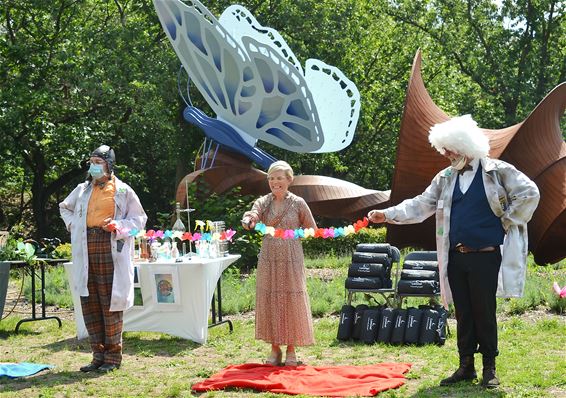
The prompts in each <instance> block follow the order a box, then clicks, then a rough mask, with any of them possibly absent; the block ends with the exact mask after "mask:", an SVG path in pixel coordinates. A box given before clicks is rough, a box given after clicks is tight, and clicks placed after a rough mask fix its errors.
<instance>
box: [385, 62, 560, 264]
mask: <svg viewBox="0 0 566 398" xmlns="http://www.w3.org/2000/svg"><path fill="white" fill-rule="evenodd" d="M565 108H566V83H562V84H560V85H558V86H557V87H555V88H554V89H553V90H552V91H551V92H550V93H549V94H548V95H547V96H546V97H545V98H544V99H543V100H542V101H541V102H540V103H539V104H538V105H537V107H536V108H535V109H534V110H533V111H532V113H531V114H530V115H529V116H528V117H527V118H526V119H525V120H524V121H523V122H521V123H518V124H516V125H514V126H510V127H507V128H504V129H501V130H488V129H483V131H484V133H485V134H486V135H487V136H488V138H489V142H490V146H491V151H490V156H491V157H493V158H499V159H501V160H505V161H506V162H509V163H511V164H513V165H514V166H515V167H517V168H518V169H519V170H521V171H522V172H524V173H525V174H526V175H527V176H529V177H530V178H531V179H532V180H533V181H534V182H535V183H536V184H537V186H538V187H539V189H540V193H541V200H540V204H539V206H538V208H537V210H536V212H535V213H534V215H533V218H532V220H531V222H530V223H529V249H530V250H531V252H533V254H534V257H535V261H536V262H537V263H538V264H546V263H554V262H557V261H560V260H561V259H563V258H565V257H566V143H565V142H564V139H563V138H562V133H561V130H560V118H561V117H562V115H563V114H564V109H565ZM448 119H449V116H448V115H447V114H446V113H444V112H443V111H442V110H441V109H440V108H439V107H438V106H436V104H435V103H434V102H433V100H432V99H431V97H430V95H429V94H428V92H427V90H426V88H425V85H424V82H423V79H422V75H421V55H420V52H417V54H416V56H415V59H414V62H413V69H412V73H411V78H410V80H409V85H408V88H407V96H406V99H405V108H404V111H403V118H402V121H401V131H400V134H399V144H398V149H397V160H396V164H395V174H394V176H393V183H392V187H391V197H390V200H389V201H388V202H386V203H382V205H381V206H378V207H380V208H383V207H386V206H390V205H395V204H398V203H400V202H401V201H403V200H404V199H407V198H412V197H414V196H415V195H418V194H420V193H421V192H423V191H424V189H425V188H426V187H427V186H428V184H429V183H430V181H431V180H432V178H433V177H434V175H435V174H436V173H437V172H438V171H439V170H441V169H442V168H444V167H446V166H448V161H447V160H446V159H445V158H444V157H443V156H441V155H440V154H438V152H436V150H434V148H432V147H431V146H430V144H429V142H428V131H429V129H430V127H431V126H432V125H434V124H436V123H440V122H443V121H446V120H448ZM415 165H418V167H415ZM387 239H388V242H390V243H391V244H393V245H396V246H401V247H403V246H416V247H422V248H426V249H430V250H433V249H434V247H435V237H434V219H433V217H431V218H430V219H428V220H427V221H425V222H424V223H422V224H415V225H403V226H397V225H390V226H389V227H388V233H387Z"/></svg>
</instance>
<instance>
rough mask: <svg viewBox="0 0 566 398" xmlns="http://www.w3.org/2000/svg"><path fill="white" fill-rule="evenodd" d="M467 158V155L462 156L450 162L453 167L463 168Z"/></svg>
mask: <svg viewBox="0 0 566 398" xmlns="http://www.w3.org/2000/svg"><path fill="white" fill-rule="evenodd" d="M466 163H467V160H466V157H465V156H461V157H460V158H458V159H455V160H453V161H452V162H450V164H451V165H452V167H454V168H455V169H456V170H462V169H463V168H464V166H465V165H466Z"/></svg>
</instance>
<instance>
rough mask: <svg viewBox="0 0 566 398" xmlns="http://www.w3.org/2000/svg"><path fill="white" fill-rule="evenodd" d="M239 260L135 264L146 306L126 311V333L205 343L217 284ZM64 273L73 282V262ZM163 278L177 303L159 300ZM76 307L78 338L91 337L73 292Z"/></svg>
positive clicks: (138, 284)
mask: <svg viewBox="0 0 566 398" xmlns="http://www.w3.org/2000/svg"><path fill="white" fill-rule="evenodd" d="M239 258H240V255H239V254H237V255H234V254H232V255H229V256H227V257H219V258H215V259H203V258H199V257H193V258H192V259H191V260H184V262H182V263H176V262H170V261H164V260H158V261H157V262H154V263H148V262H144V263H136V264H135V265H136V266H137V267H138V270H139V274H138V279H137V280H136V281H135V282H137V283H136V284H135V288H134V289H136V288H137V289H141V297H142V299H143V305H134V307H132V308H130V309H128V310H127V311H125V312H124V331H148V332H163V333H168V334H171V335H173V336H178V337H182V338H185V339H189V340H192V341H195V342H197V343H201V344H203V343H206V339H207V337H208V314H209V312H210V304H211V302H212V296H213V295H214V291H215V289H216V283H217V282H218V279H219V278H220V276H221V275H222V272H223V271H224V270H225V269H226V268H228V266H229V265H230V264H232V263H233V262H234V261H236V260H237V259H239ZM65 270H66V272H67V278H68V279H69V283H70V282H71V281H72V280H73V279H72V277H71V276H72V273H73V263H66V264H65ZM162 279H166V280H167V281H169V282H171V285H172V288H173V290H172V293H173V296H174V299H175V300H174V302H169V301H171V300H166V299H164V298H162V297H158V294H157V285H158V282H159V281H160V280H162ZM72 290H73V289H71V291H72ZM137 293H140V290H138V292H137ZM166 301H167V302H166ZM73 305H74V307H75V322H76V326H77V337H78V338H79V339H82V338H85V337H88V333H87V330H86V327H85V324H84V321H83V316H82V310H81V301H80V297H79V296H78V294H76V293H73Z"/></svg>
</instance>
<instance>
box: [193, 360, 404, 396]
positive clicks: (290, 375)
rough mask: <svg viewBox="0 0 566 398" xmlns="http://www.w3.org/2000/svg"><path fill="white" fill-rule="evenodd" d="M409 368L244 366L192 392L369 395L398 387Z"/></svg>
mask: <svg viewBox="0 0 566 398" xmlns="http://www.w3.org/2000/svg"><path fill="white" fill-rule="evenodd" d="M410 368H411V364H408V363H380V364H375V365H365V366H305V365H301V366H285V367H281V366H273V365H261V364H257V363H246V364H242V365H230V366H228V367H226V368H224V369H223V370H221V371H220V372H218V373H217V374H215V375H213V376H211V377H209V378H208V379H206V380H204V381H202V382H200V383H196V384H194V385H193V387H192V389H193V390H194V391H200V392H203V391H210V390H221V389H223V388H227V387H238V388H253V389H254V390H259V391H270V392H275V393H285V394H307V395H323V396H333V397H344V396H352V395H360V396H373V395H377V394H378V393H380V392H381V391H385V390H388V389H390V388H397V387H399V386H402V385H403V384H404V383H405V375H404V374H405V373H407V372H408V371H409V369H410Z"/></svg>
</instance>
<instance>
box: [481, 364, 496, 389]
mask: <svg viewBox="0 0 566 398" xmlns="http://www.w3.org/2000/svg"><path fill="white" fill-rule="evenodd" d="M482 376H483V379H482V381H481V385H482V387H484V388H497V387H499V379H498V378H497V375H496V374H495V358H494V357H493V358H486V357H483V371H482Z"/></svg>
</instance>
